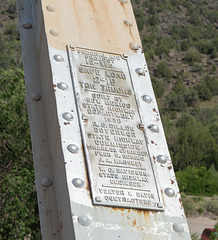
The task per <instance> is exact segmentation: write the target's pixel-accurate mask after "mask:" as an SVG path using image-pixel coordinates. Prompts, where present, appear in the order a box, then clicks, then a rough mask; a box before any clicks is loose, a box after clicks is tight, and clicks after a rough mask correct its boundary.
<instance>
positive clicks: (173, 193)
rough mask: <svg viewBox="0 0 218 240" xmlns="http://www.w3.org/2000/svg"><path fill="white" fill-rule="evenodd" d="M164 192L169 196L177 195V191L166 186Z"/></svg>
mask: <svg viewBox="0 0 218 240" xmlns="http://www.w3.org/2000/svg"><path fill="white" fill-rule="evenodd" d="M164 192H165V194H166V195H167V196H168V197H174V196H175V191H174V190H173V189H172V188H166V189H165V190H164Z"/></svg>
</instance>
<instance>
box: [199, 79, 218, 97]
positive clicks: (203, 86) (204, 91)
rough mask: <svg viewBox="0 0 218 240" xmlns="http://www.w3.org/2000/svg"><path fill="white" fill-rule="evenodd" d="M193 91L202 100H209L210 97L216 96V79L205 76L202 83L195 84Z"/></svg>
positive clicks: (217, 89) (217, 85)
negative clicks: (194, 90) (195, 91)
mask: <svg viewBox="0 0 218 240" xmlns="http://www.w3.org/2000/svg"><path fill="white" fill-rule="evenodd" d="M195 89H196V90H197V92H198V96H199V98H200V99H202V100H210V99H211V98H212V96H215V95H217V94H218V78H216V77H210V76H209V75H206V76H205V77H204V80H203V82H201V83H199V84H197V85H196V86H195Z"/></svg>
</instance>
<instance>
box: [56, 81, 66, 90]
mask: <svg viewBox="0 0 218 240" xmlns="http://www.w3.org/2000/svg"><path fill="white" fill-rule="evenodd" d="M58 88H59V89H61V90H63V91H66V90H68V85H67V84H66V83H65V82H60V83H58Z"/></svg>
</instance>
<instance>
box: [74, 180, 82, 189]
mask: <svg viewBox="0 0 218 240" xmlns="http://www.w3.org/2000/svg"><path fill="white" fill-rule="evenodd" d="M72 182H73V185H74V186H75V187H76V188H82V187H84V181H83V180H82V179H80V178H74V179H73V181H72Z"/></svg>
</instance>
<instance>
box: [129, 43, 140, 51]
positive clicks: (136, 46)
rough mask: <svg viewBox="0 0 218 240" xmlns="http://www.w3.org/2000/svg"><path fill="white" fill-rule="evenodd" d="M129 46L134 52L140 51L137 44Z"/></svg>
mask: <svg viewBox="0 0 218 240" xmlns="http://www.w3.org/2000/svg"><path fill="white" fill-rule="evenodd" d="M129 46H130V48H131V49H132V50H139V45H138V44H137V43H130V44H129Z"/></svg>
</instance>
